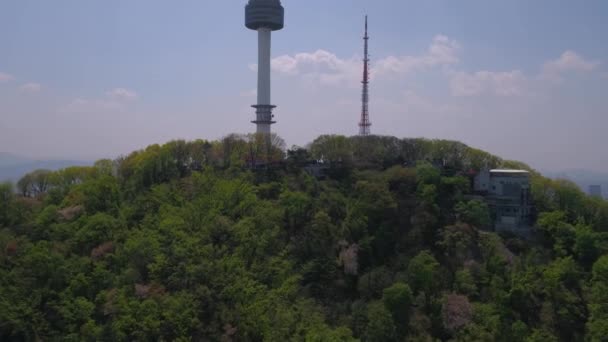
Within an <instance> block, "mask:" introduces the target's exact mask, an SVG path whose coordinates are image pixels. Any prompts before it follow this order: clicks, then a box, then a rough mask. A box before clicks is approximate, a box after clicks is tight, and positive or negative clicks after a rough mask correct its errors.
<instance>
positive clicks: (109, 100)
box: [0, 0, 608, 171]
mask: <svg viewBox="0 0 608 342" xmlns="http://www.w3.org/2000/svg"><path fill="white" fill-rule="evenodd" d="M282 3H283V5H284V7H285V28H284V29H283V30H281V31H277V32H274V33H273V37H272V39H273V41H272V44H273V47H272V48H273V52H272V56H273V61H272V69H273V75H272V92H273V93H272V101H273V104H275V105H277V106H278V107H277V108H276V109H275V119H277V121H278V123H277V124H276V125H274V126H273V131H274V132H276V133H278V134H279V135H280V136H282V137H283V138H284V139H285V140H286V142H287V145H288V146H291V145H301V146H303V145H305V144H307V143H309V142H310V141H312V140H313V139H314V138H315V137H317V136H318V135H320V134H330V133H335V134H344V135H354V134H356V133H357V132H358V127H357V123H358V121H359V116H360V112H361V109H360V107H361V103H360V98H361V95H360V94H361V84H360V81H361V77H362V61H361V59H362V53H363V41H362V39H361V38H362V36H363V19H364V15H365V14H367V15H369V25H370V33H369V34H370V37H371V39H370V53H371V60H372V62H371V63H372V71H371V77H372V81H371V84H370V118H371V121H372V124H373V126H372V133H374V134H381V135H393V136H397V137H425V138H433V139H434V138H441V139H453V140H459V141H462V142H464V143H466V144H468V145H470V146H473V147H476V148H481V149H483V150H486V151H488V152H491V153H494V154H496V155H499V156H501V157H503V158H506V159H515V160H520V161H524V162H527V163H528V164H530V165H531V166H532V167H535V168H537V169H541V170H561V169H570V168H584V169H590V170H596V171H608V153H607V152H606V149H605V146H608V135H607V134H606V131H607V130H608V65H607V62H608V44H606V32H608V20H606V18H607V17H608V2H606V1H603V0H587V1H574V0H571V1H565V0H536V1H529V0H509V1H488V0H462V1H454V0H443V1H442V0H424V1H422V0H419V1H409V0H373V1H372V0H333V1H328V0H306V1H304V0H283V1H282ZM245 4H246V1H245V0H221V1H210V0H180V1H169V0H128V1H127V0H104V1H93V0H54V1H44V0H37V1H35V0H1V1H0V151H3V152H11V153H15V154H20V155H24V156H29V157H34V158H70V159H74V158H76V159H97V158H105V157H117V156H119V155H123V154H128V153H129V152H131V151H133V150H136V149H141V148H144V147H145V146H147V145H149V144H154V143H164V142H166V141H169V140H172V139H188V140H190V139H199V138H203V139H218V138H221V137H222V136H225V135H227V134H229V133H248V132H253V131H254V130H255V126H254V125H253V124H251V123H250V121H251V120H253V118H254V109H252V108H250V105H252V104H254V102H255V101H256V97H255V88H256V72H255V70H256V62H257V61H256V59H257V35H256V34H255V32H253V31H250V30H248V29H246V28H245V27H244V5H245Z"/></svg>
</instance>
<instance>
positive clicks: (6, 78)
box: [0, 72, 15, 82]
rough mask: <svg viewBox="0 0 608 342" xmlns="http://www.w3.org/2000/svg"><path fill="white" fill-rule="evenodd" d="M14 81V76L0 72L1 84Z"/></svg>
mask: <svg viewBox="0 0 608 342" xmlns="http://www.w3.org/2000/svg"><path fill="white" fill-rule="evenodd" d="M14 79H15V78H14V77H13V76H12V75H9V74H7V73H3V72H0V82H8V81H12V80H14Z"/></svg>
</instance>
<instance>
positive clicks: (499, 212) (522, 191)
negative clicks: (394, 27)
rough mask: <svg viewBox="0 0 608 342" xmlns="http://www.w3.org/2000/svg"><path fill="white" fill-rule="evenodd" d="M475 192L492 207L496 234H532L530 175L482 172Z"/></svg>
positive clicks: (476, 178)
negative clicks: (530, 232) (502, 232)
mask: <svg viewBox="0 0 608 342" xmlns="http://www.w3.org/2000/svg"><path fill="white" fill-rule="evenodd" d="M473 188H474V190H475V192H476V193H477V194H478V195H481V196H483V198H484V199H485V201H486V203H487V204H488V206H489V207H490V212H491V216H492V219H493V220H494V229H495V230H496V231H510V232H513V233H519V234H521V233H525V234H527V233H528V232H529V229H530V224H531V217H532V209H533V208H532V200H531V196H530V172H528V171H525V170H500V169H495V170H482V171H480V172H479V173H478V174H477V175H475V179H474V186H473Z"/></svg>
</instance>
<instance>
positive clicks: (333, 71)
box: [272, 50, 361, 85]
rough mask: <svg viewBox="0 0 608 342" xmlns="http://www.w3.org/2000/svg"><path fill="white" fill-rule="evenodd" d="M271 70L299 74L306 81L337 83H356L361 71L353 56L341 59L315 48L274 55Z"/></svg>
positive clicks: (358, 62) (359, 64) (359, 63)
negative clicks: (291, 54) (314, 49)
mask: <svg viewBox="0 0 608 342" xmlns="http://www.w3.org/2000/svg"><path fill="white" fill-rule="evenodd" d="M272 70H273V71H275V72H278V73H282V74H286V75H301V76H302V77H303V78H305V79H306V80H308V81H315V82H318V83H321V84H327V85H338V84H343V83H350V82H354V83H356V81H357V80H358V78H359V77H360V73H361V62H360V61H359V60H358V59H357V58H355V57H353V58H350V59H341V58H339V57H338V56H336V55H335V54H333V53H331V52H329V51H325V50H317V51H315V52H312V53H308V52H303V53H298V54H295V55H294V56H290V55H282V56H279V57H276V58H274V59H273V60H272Z"/></svg>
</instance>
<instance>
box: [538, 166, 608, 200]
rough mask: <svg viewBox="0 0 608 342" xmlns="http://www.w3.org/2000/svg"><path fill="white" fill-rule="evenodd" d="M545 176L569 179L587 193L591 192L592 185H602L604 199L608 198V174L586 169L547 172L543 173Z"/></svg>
mask: <svg viewBox="0 0 608 342" xmlns="http://www.w3.org/2000/svg"><path fill="white" fill-rule="evenodd" d="M543 175H545V176H546V177H550V178H563V179H568V180H570V181H572V182H574V183H576V185H578V186H579V187H580V188H581V190H583V191H584V192H585V193H588V192H589V186H590V185H600V186H601V187H602V193H603V196H604V198H608V173H606V172H599V171H591V170H585V169H571V170H563V171H547V172H543Z"/></svg>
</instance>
